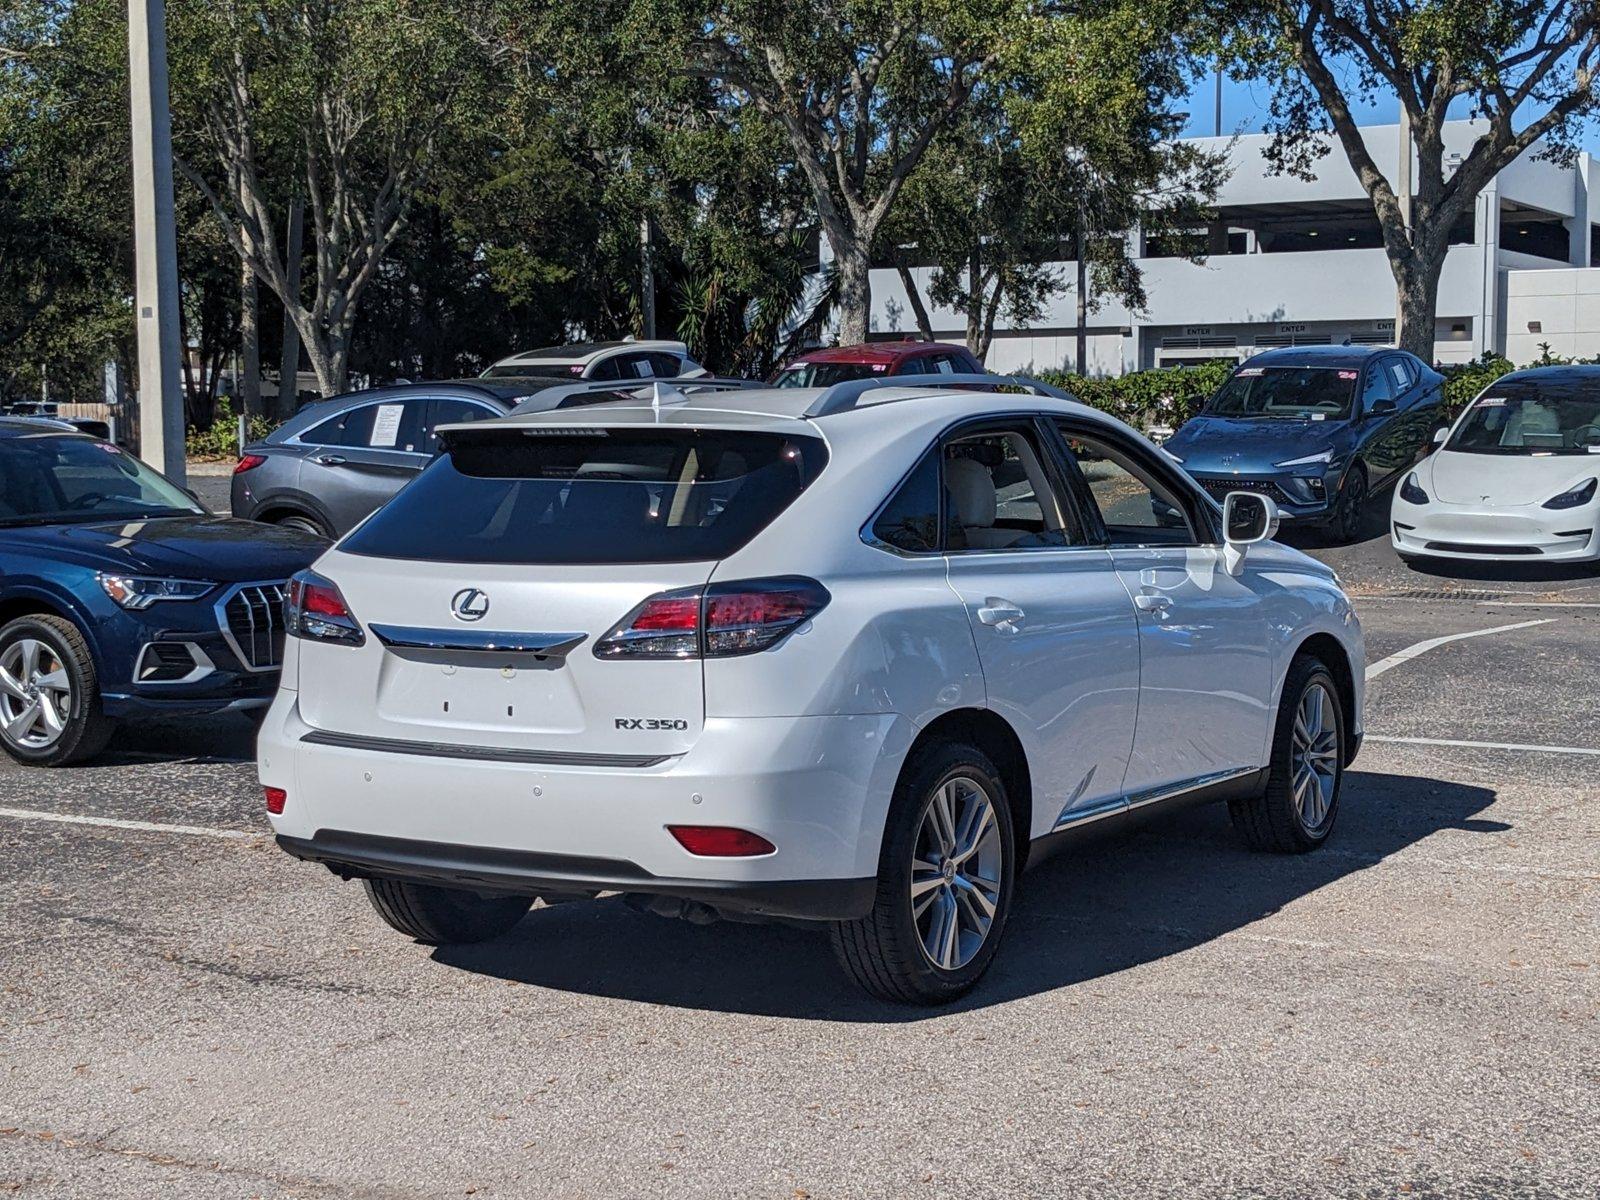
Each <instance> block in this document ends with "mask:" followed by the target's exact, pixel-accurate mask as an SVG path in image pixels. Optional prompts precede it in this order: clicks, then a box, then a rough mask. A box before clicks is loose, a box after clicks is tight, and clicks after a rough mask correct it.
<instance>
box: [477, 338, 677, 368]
mask: <svg viewBox="0 0 1600 1200" xmlns="http://www.w3.org/2000/svg"><path fill="white" fill-rule="evenodd" d="M568 349H571V350H572V351H573V353H571V354H558V353H556V351H561V350H568ZM641 350H658V351H660V352H662V353H664V354H676V355H677V356H678V357H680V358H687V357H688V355H689V347H688V346H686V345H685V344H684V343H683V342H674V341H665V340H660V339H658V340H655V341H642V342H596V343H593V344H591V345H589V346H588V347H587V348H586V349H580V347H578V346H572V347H567V346H545V347H540V348H538V349H534V350H521V351H518V352H517V353H516V354H513V355H510V356H509V357H507V358H502V359H501V360H500V361H499V362H497V363H495V364H494V365H495V366H497V367H520V366H530V367H531V366H535V365H550V366H580V365H581V366H585V367H587V366H589V365H590V364H591V363H595V362H598V361H599V360H601V359H602V358H610V357H612V356H613V355H617V354H637V353H638V352H639V351H641Z"/></svg>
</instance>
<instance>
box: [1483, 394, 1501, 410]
mask: <svg viewBox="0 0 1600 1200" xmlns="http://www.w3.org/2000/svg"><path fill="white" fill-rule="evenodd" d="M1505 402H1506V398H1505V397H1504V396H1485V397H1484V398H1483V399H1482V400H1479V401H1478V407H1479V408H1501V407H1504V405H1505Z"/></svg>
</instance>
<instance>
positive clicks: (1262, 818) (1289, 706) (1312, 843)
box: [1228, 654, 1348, 854]
mask: <svg viewBox="0 0 1600 1200" xmlns="http://www.w3.org/2000/svg"><path fill="white" fill-rule="evenodd" d="M1314 688H1321V689H1323V692H1324V697H1323V703H1324V711H1325V713H1326V720H1327V721H1328V722H1330V724H1331V730H1332V742H1331V746H1330V747H1328V748H1327V749H1328V750H1329V751H1331V758H1324V759H1323V760H1322V765H1323V766H1324V767H1325V768H1326V769H1327V771H1331V774H1324V773H1323V772H1322V771H1316V772H1314V774H1315V776H1316V780H1315V785H1316V786H1320V780H1321V779H1322V778H1328V779H1330V780H1331V788H1328V789H1326V790H1324V791H1323V792H1322V794H1321V796H1320V797H1319V798H1318V799H1317V800H1315V801H1314V803H1315V804H1316V805H1317V806H1318V807H1321V808H1322V809H1323V811H1322V812H1321V813H1320V814H1318V815H1316V819H1315V820H1312V819H1310V817H1308V814H1307V812H1306V811H1305V808H1304V806H1302V804H1301V803H1300V802H1299V801H1298V800H1297V796H1296V779H1295V776H1296V772H1297V769H1298V767H1297V764H1296V751H1295V742H1296V717H1297V716H1298V714H1299V711H1300V706H1301V703H1302V701H1303V700H1304V699H1305V697H1306V695H1307V693H1309V692H1310V691H1311V690H1312V689H1314ZM1344 699H1345V698H1344V697H1343V696H1342V695H1341V694H1340V691H1339V684H1338V681H1337V680H1335V679H1334V677H1333V673H1332V672H1331V671H1329V670H1328V668H1327V666H1326V665H1325V664H1324V663H1323V662H1322V660H1321V659H1318V658H1315V657H1313V656H1311V655H1309V654H1303V655H1300V656H1299V657H1298V658H1296V659H1295V660H1294V662H1293V663H1291V664H1290V666H1289V674H1288V677H1287V678H1286V679H1285V680H1284V683H1283V698H1282V699H1281V700H1280V701H1279V702H1278V724H1277V728H1276V729H1275V730H1274V732H1273V735H1272V764H1271V767H1270V769H1269V771H1268V775H1267V786H1266V788H1265V789H1264V790H1263V791H1262V793H1261V795H1259V796H1255V797H1253V798H1251V799H1248V800H1234V801H1230V802H1229V804H1228V815H1229V816H1230V817H1231V818H1232V819H1233V827H1234V828H1235V829H1237V830H1238V831H1239V833H1240V834H1241V835H1242V836H1243V837H1244V840H1245V841H1246V843H1248V844H1249V846H1250V848H1251V849H1252V850H1269V851H1272V852H1274V853H1277V854H1303V853H1305V852H1306V851H1307V850H1315V849H1316V848H1317V847H1318V846H1320V845H1322V844H1323V843H1324V842H1326V841H1327V840H1328V836H1329V834H1331V833H1332V832H1333V826H1334V821H1335V819H1336V818H1337V817H1338V815H1339V799H1340V796H1341V795H1342V793H1343V791H1344V761H1345V748H1346V745H1347V741H1346V739H1347V737H1348V732H1347V731H1346V729H1345V725H1344ZM1325 752H1326V751H1325Z"/></svg>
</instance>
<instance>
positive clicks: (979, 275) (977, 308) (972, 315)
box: [967, 246, 985, 359]
mask: <svg viewBox="0 0 1600 1200" xmlns="http://www.w3.org/2000/svg"><path fill="white" fill-rule="evenodd" d="M983 284H984V279H983V261H982V259H980V258H979V257H978V247H976V246H974V247H973V248H972V251H971V252H970V253H969V254H968V255H967V349H968V350H970V351H972V353H973V354H974V355H976V356H977V357H978V358H980V359H981V358H982V357H983V354H984V350H985V346H984V344H983V290H984V289H983Z"/></svg>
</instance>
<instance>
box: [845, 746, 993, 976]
mask: <svg viewBox="0 0 1600 1200" xmlns="http://www.w3.org/2000/svg"><path fill="white" fill-rule="evenodd" d="M1015 848H1016V839H1015V836H1014V833H1013V829H1012V821H1011V809H1010V806H1009V804H1008V803H1007V799H1006V791H1005V785H1004V784H1003V783H1002V782H1001V781H1000V775H999V772H998V771H996V769H995V767H994V764H993V763H991V762H990V761H989V759H988V757H987V756H986V755H984V754H983V752H982V751H980V750H978V749H977V748H976V747H973V746H968V745H963V744H959V743H948V744H945V745H942V746H938V747H935V748H933V749H931V750H929V751H927V752H925V753H922V754H920V755H918V756H917V758H916V759H914V760H913V761H912V762H911V763H910V764H908V766H907V768H906V769H905V771H903V772H902V774H901V779H900V783H899V784H898V785H897V786H896V788H895V795H894V799H893V801H892V802H891V803H890V806H889V817H888V821H887V824H886V826H885V828H884V835H883V851H882V854H881V855H880V860H879V868H878V888H877V895H876V898H875V900H874V903H873V907H872V911H871V912H870V913H868V914H867V915H866V916H865V917H862V918H861V919H860V920H856V921H839V922H835V923H834V925H833V927H832V939H833V948H834V953H835V954H836V955H837V956H838V959H839V962H840V964H841V965H842V966H843V967H844V970H845V973H846V974H848V975H849V976H850V977H851V978H852V979H853V980H854V981H855V982H856V983H857V984H859V985H860V986H861V987H863V988H865V989H866V990H867V991H868V992H871V993H872V994H873V995H874V996H877V997H879V998H880V999H883V1000H896V1001H901V1002H903V1003H912V1004H941V1003H945V1002H948V1001H951V1000H954V999H956V998H957V997H958V996H961V995H962V994H963V993H965V992H967V991H968V990H969V989H971V987H972V986H973V985H974V984H975V983H977V982H978V980H979V979H980V978H981V977H982V976H983V973H984V972H985V971H987V970H988V969H989V963H990V962H991V961H992V960H993V958H994V955H995V950H996V949H997V947H998V946H999V943H1000V935H1001V934H1002V932H1004V930H1005V924H1006V917H1007V916H1008V915H1009V913H1010V910H1011V894H1012V890H1013V887H1014V883H1015V873H1016V863H1015V857H1016V854H1015Z"/></svg>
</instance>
